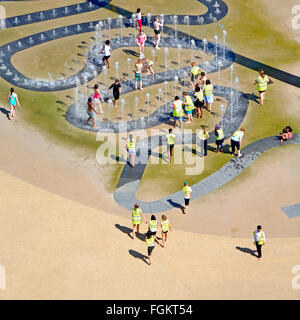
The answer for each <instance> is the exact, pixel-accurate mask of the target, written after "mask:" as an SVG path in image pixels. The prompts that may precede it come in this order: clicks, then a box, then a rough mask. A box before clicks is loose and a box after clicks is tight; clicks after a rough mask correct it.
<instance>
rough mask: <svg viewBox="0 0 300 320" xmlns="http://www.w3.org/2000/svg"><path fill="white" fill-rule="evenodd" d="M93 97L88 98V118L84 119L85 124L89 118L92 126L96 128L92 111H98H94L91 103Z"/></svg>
mask: <svg viewBox="0 0 300 320" xmlns="http://www.w3.org/2000/svg"><path fill="white" fill-rule="evenodd" d="M92 101H93V99H92V98H91V97H89V98H88V102H87V105H88V108H87V114H88V116H89V117H88V119H87V120H86V124H88V123H89V121H90V120H92V124H93V128H96V127H95V116H94V113H93V112H95V113H97V114H98V112H97V111H96V109H95V107H94V105H93V102H92Z"/></svg>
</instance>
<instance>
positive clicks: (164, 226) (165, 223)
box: [161, 215, 173, 248]
mask: <svg viewBox="0 0 300 320" xmlns="http://www.w3.org/2000/svg"><path fill="white" fill-rule="evenodd" d="M161 219H162V221H161V237H162V243H163V244H162V247H163V248H164V247H165V242H167V237H168V231H169V230H171V231H173V229H172V227H171V225H170V222H169V220H168V218H167V217H166V216H165V215H162V217H161Z"/></svg>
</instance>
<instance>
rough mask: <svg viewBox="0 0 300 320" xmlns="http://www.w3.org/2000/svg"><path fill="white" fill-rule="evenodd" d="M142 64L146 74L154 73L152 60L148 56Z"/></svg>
mask: <svg viewBox="0 0 300 320" xmlns="http://www.w3.org/2000/svg"><path fill="white" fill-rule="evenodd" d="M143 65H144V69H145V70H146V71H147V73H148V74H154V70H153V61H152V60H150V59H149V58H144V59H143Z"/></svg>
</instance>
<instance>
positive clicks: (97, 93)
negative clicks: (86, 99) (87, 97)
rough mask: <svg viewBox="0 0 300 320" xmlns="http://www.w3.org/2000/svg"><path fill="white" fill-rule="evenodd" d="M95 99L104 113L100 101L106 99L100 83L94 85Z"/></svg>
mask: <svg viewBox="0 0 300 320" xmlns="http://www.w3.org/2000/svg"><path fill="white" fill-rule="evenodd" d="M93 99H94V103H97V104H98V106H99V110H100V113H104V112H103V110H102V104H101V102H100V99H101V100H102V102H104V99H103V97H102V94H101V92H100V90H99V85H98V84H97V83H96V84H95V85H94V96H93Z"/></svg>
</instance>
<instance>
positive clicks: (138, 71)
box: [134, 59, 143, 90]
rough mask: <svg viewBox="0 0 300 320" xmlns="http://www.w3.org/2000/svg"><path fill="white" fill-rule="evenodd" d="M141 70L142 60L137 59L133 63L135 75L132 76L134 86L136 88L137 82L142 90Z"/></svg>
mask: <svg viewBox="0 0 300 320" xmlns="http://www.w3.org/2000/svg"><path fill="white" fill-rule="evenodd" d="M142 70H143V61H142V59H138V61H137V63H136V64H135V73H134V74H135V77H134V88H135V90H137V87H138V83H139V86H140V90H143V79H142Z"/></svg>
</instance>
